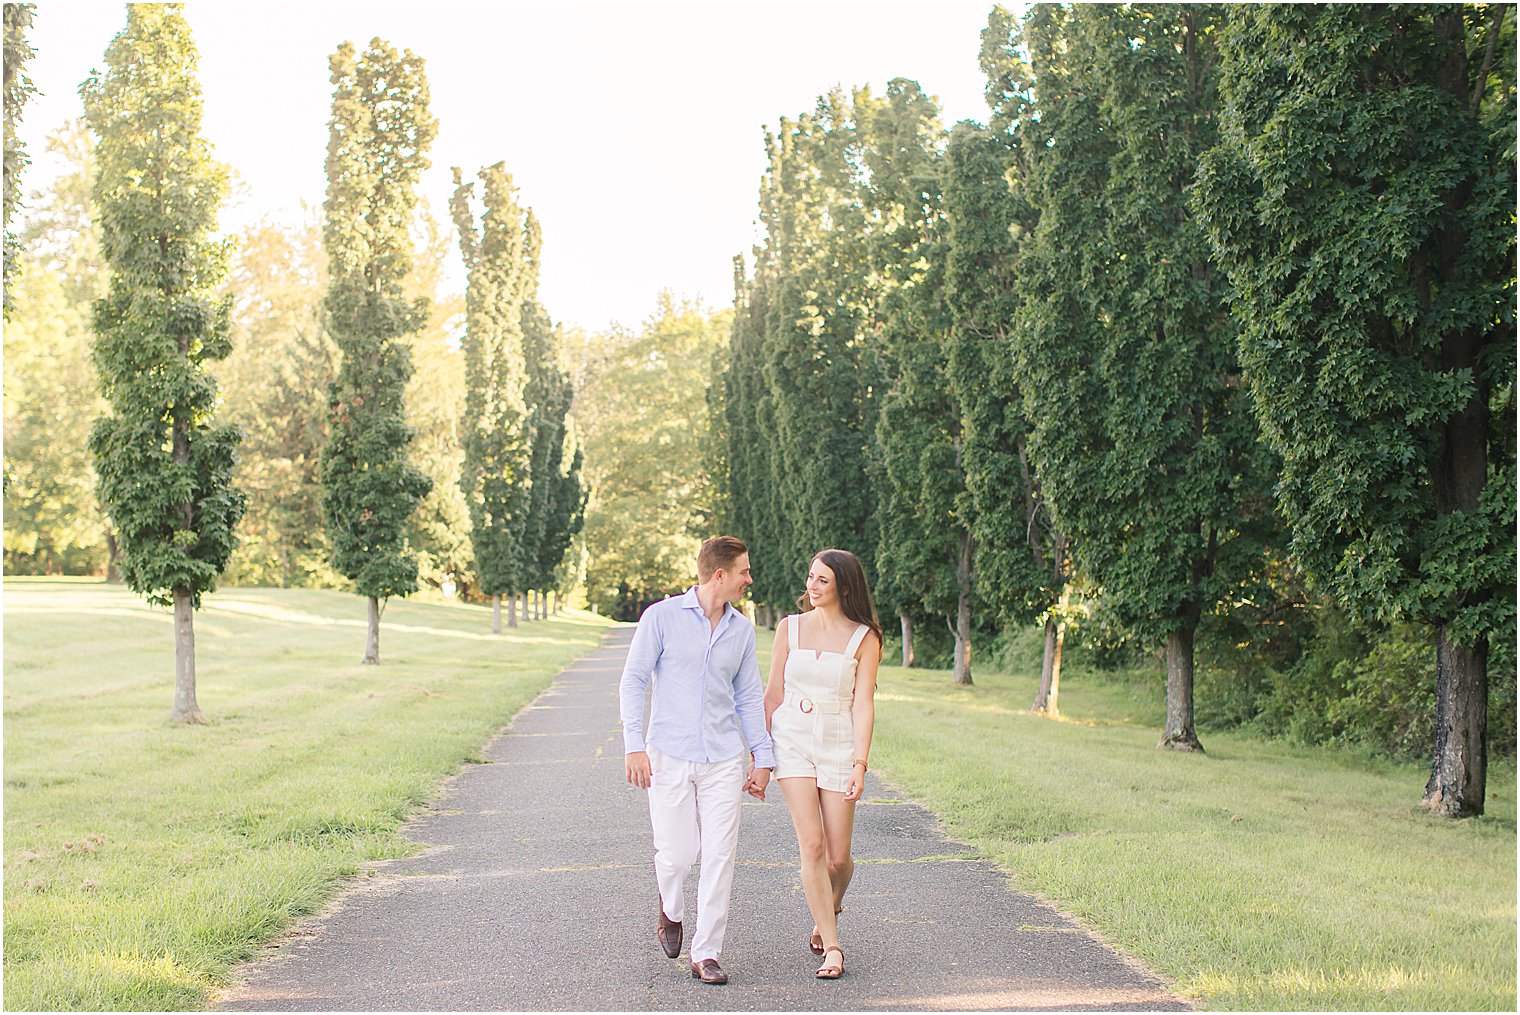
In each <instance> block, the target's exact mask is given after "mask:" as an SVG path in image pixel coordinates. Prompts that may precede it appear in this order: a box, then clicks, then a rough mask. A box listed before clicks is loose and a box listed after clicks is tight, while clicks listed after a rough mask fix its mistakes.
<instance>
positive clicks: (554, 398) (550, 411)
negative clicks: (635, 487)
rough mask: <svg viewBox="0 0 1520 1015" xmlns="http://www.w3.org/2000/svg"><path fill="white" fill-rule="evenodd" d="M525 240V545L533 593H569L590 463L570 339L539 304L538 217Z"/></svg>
mask: <svg viewBox="0 0 1520 1015" xmlns="http://www.w3.org/2000/svg"><path fill="white" fill-rule="evenodd" d="M524 232H525V237H526V242H525V244H524V253H525V255H526V262H527V269H528V274H527V283H526V285H525V287H524V292H525V296H524V299H523V302H522V306H521V320H522V332H523V358H524V361H525V363H526V365H527V371H528V384H527V388H526V392H525V394H526V397H527V403H528V406H529V412H530V418H529V426H530V428H531V431H532V434H533V454H532V459H531V462H530V465H529V469H528V473H529V476H530V477H531V483H532V502H531V506H530V507H529V510H528V525H527V528H526V531H525V535H524V539H523V545H524V547H525V549H526V554H525V557H526V560H525V564H526V567H527V571H526V574H527V587H528V588H533V589H539V590H548V589H551V588H556V587H559V586H560V585H562V583H563V571H562V568H563V565H564V563H565V554H566V553H567V552H568V551H569V549H570V543H571V541H572V540H574V539H575V537H576V535H578V534H579V533H580V531H581V529H582V527H584V525H585V522H586V490H585V488H584V487H583V486H582V484H581V468H582V466H583V464H584V456H583V455H582V453H581V450H580V446H579V442H578V441H577V440H576V437H575V430H574V425H573V420H572V419H571V418H570V407H571V403H572V402H573V401H574V398H575V390H574V388H573V387H572V386H571V383H570V372H569V370H568V369H567V367H566V365H565V362H564V359H565V349H564V334H563V332H562V331H561V330H560V329H559V328H556V327H555V326H554V323H553V322H552V321H550V320H549V314H548V312H547V311H545V310H544V308H543V307H542V306H541V305H540V304H539V302H538V272H539V264H540V259H541V252H542V248H543V243H542V237H541V233H540V230H539V225H538V219H537V218H535V217H534V215H533V212H532V211H531V210H530V211H529V212H528V214H527V218H526V221H525V223H524Z"/></svg>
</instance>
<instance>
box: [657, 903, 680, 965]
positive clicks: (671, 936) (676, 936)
mask: <svg viewBox="0 0 1520 1015" xmlns="http://www.w3.org/2000/svg"><path fill="white" fill-rule="evenodd" d="M655 936H656V937H658V938H659V939H660V947H661V948H662V949H664V950H665V957H666V958H667V959H673V958H675V957H676V956H677V955H680V954H681V925H680V924H679V923H677V922H676V921H674V920H672V919H671V918H670V917H668V916H666V915H665V903H663V902H662V903H660V925H659V927H658V928H657V929H656V930H655Z"/></svg>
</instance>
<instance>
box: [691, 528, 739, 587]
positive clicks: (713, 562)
mask: <svg viewBox="0 0 1520 1015" xmlns="http://www.w3.org/2000/svg"><path fill="white" fill-rule="evenodd" d="M748 552H749V547H747V546H745V545H744V540H742V539H736V538H735V537H733V536H714V537H712V538H711V539H709V540H707V541H706V542H704V543H703V544H702V549H700V550H698V551H697V581H698V582H705V581H707V579H709V578H711V577H712V576H713V573H714V572H715V571H717V570H718V569H719V568H731V567H733V565H734V561H736V560H738V559H739V558H740V557H742V556H744V555H745V554H746V553H748Z"/></svg>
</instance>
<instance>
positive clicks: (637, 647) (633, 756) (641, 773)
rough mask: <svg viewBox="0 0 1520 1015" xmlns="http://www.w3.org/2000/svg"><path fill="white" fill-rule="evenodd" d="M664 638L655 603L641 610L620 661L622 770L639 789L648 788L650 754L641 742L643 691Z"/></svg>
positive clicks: (658, 655) (619, 698)
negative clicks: (621, 668)
mask: <svg viewBox="0 0 1520 1015" xmlns="http://www.w3.org/2000/svg"><path fill="white" fill-rule="evenodd" d="M662 642H663V639H662V637H661V631H660V616H659V614H658V613H655V612H654V607H650V608H649V609H647V610H645V611H644V615H643V616H642V617H640V618H639V626H638V627H637V628H636V629H635V630H634V632H633V644H632V645H630V646H629V647H628V661H627V662H626V663H624V665H623V676H622V679H621V680H619V681H618V711H619V713H620V715H621V718H622V721H623V752H624V755H625V757H624V765H623V767H624V772H625V774H626V776H627V778H628V781H629V782H630V783H632V784H633V785H635V786H637V787H638V788H639V789H648V788H649V782H650V769H649V754H648V752H647V751H646V750H645V748H646V746H647V745H646V744H645V743H644V693H645V691H646V690H648V688H649V680H650V678H651V676H652V675H653V674H654V664H655V663H656V662H657V661H658V660H659V658H660V648H661V644H662Z"/></svg>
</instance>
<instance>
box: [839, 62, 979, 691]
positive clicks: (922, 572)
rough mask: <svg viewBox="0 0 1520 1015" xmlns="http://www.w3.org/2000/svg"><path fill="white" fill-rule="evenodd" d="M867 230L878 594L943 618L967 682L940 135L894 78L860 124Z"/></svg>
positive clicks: (971, 577) (926, 105)
mask: <svg viewBox="0 0 1520 1015" xmlns="http://www.w3.org/2000/svg"><path fill="white" fill-rule="evenodd" d="M865 127H866V141H865V145H864V149H865V166H866V169H867V170H868V171H869V173H870V179H871V189H870V204H871V207H872V210H873V211H874V212H875V216H874V217H875V218H877V219H878V220H879V221H880V222H881V225H880V226H878V227H876V228H875V229H874V230H873V233H874V235H873V237H872V240H873V242H872V244H871V251H872V261H873V264H874V268H875V270H874V271H873V272H872V277H873V280H874V288H875V290H876V292H875V296H874V299H873V301H872V302H873V313H872V316H873V318H874V319H875V322H876V327H874V328H873V329H872V330H873V331H874V332H875V334H876V338H875V341H876V343H877V345H878V347H879V349H880V354H881V358H882V361H883V365H884V369H885V374H886V383H885V391H884V392H883V394H882V396H881V403H880V413H881V415H880V420H879V422H878V424H877V426H876V440H875V441H874V443H873V452H874V456H873V457H874V459H875V464H876V470H875V473H874V477H873V478H874V480H875V485H876V488H877V512H876V516H877V520H878V524H879V526H880V535H879V537H878V539H877V571H878V575H877V590H878V594H879V596H880V598H881V601H882V602H883V605H888V606H893V607H895V608H896V609H897V612H898V613H899V616H900V617H901V618H902V620H903V648H904V653H905V654H911V639H912V627H911V624H910V618H911V617H912V616H913V615H914V614H917V615H918V616H920V617H924V618H935V619H936V620H939V619H943V620H944V621H945V623H946V625H947V626H948V627H949V628H950V631H951V635H952V637H953V638H954V642H955V650H954V677H953V679H954V681H955V682H956V683H958V684H969V683H971V629H972V624H971V608H972V587H973V583H974V581H975V570H974V568H973V550H974V543H973V539H972V534H971V527H972V520H971V517H970V514H971V501H970V498H969V497H968V496H967V495H966V479H965V457H964V450H965V448H964V435H963V431H962V425H961V394H962V392H961V391H960V389H959V387H958V386H956V385H954V384H952V383H950V382H949V377H948V375H947V368H948V359H949V355H948V349H949V340H950V337H951V315H950V313H949V311H948V308H947V307H946V304H945V260H946V255H947V253H948V245H949V244H948V235H947V230H946V223H945V215H944V211H943V207H942V205H943V201H942V197H941V184H942V177H941V167H940V161H941V156H940V149H941V146H942V145H943V141H944V130H943V128H942V127H941V126H940V123H939V116H938V110H937V109H936V108H935V106H934V102H933V100H932V99H930V98H929V97H928V96H926V95H924V94H923V92H922V91H921V90H920V89H919V87H918V85H917V84H916V83H914V82H911V81H906V80H903V79H901V78H898V79H894V80H893V81H891V82H890V83H889V84H888V85H887V94H886V102H885V104H884V105H883V106H882V107H880V108H879V109H877V110H875V111H874V113H873V115H872V116H871V117H870V119H869V120H868V121H867V123H866V124H865Z"/></svg>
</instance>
